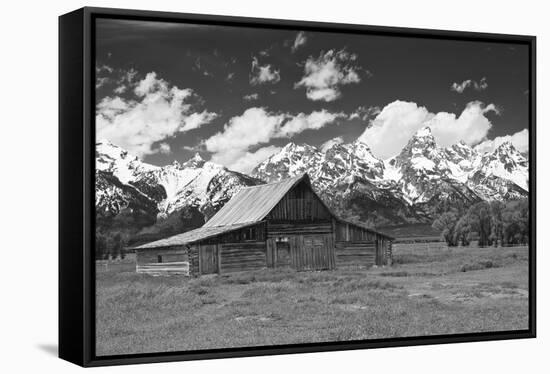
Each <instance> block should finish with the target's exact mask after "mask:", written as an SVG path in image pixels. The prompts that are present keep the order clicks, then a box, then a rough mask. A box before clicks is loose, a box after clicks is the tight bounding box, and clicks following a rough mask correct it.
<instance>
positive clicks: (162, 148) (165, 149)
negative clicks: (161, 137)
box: [159, 143, 172, 154]
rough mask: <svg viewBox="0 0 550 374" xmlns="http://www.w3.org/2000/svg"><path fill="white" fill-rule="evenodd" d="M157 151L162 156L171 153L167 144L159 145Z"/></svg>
mask: <svg viewBox="0 0 550 374" xmlns="http://www.w3.org/2000/svg"><path fill="white" fill-rule="evenodd" d="M159 151H160V153H163V154H168V153H170V152H172V149H171V148H170V144H168V143H160V144H159Z"/></svg>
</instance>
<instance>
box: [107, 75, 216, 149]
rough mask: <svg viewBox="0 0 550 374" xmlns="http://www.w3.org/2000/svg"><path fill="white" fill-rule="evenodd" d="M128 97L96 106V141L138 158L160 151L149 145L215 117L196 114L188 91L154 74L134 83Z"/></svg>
mask: <svg viewBox="0 0 550 374" xmlns="http://www.w3.org/2000/svg"><path fill="white" fill-rule="evenodd" d="M132 94H133V97H132V98H128V99H127V98H122V97H120V96H114V97H105V98H103V99H102V100H101V101H100V102H99V104H98V105H97V106H96V129H97V137H98V139H108V140H110V141H111V142H113V143H115V144H117V145H120V146H121V147H123V148H126V149H128V150H129V151H130V152H132V153H134V154H136V155H137V156H139V157H142V156H144V155H147V154H152V153H157V152H162V149H161V148H158V147H157V148H153V147H152V146H153V144H154V143H157V142H160V141H163V140H165V139H167V138H170V137H173V136H175V135H176V134H178V133H181V132H186V131H189V130H192V129H196V128H198V127H200V126H202V125H203V124H205V123H208V122H211V121H212V120H213V119H214V118H216V116H217V115H216V113H212V112H208V111H206V110H203V111H197V110H196V109H195V108H194V107H195V106H194V105H193V104H192V100H193V98H194V97H195V96H196V95H195V94H194V93H193V91H192V90H191V89H179V88H178V87H176V86H171V85H170V84H169V83H168V82H166V81H165V80H163V79H161V78H158V77H157V75H156V73H155V72H151V73H149V74H147V75H146V76H145V78H143V79H142V80H140V81H139V82H137V83H136V85H135V88H134V90H133V91H132ZM164 149H166V147H164Z"/></svg>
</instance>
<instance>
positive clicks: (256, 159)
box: [229, 145, 281, 173]
mask: <svg viewBox="0 0 550 374" xmlns="http://www.w3.org/2000/svg"><path fill="white" fill-rule="evenodd" d="M280 150H281V147H276V146H273V145H270V146H267V147H263V148H260V149H258V150H256V151H255V152H245V153H244V154H243V155H242V156H241V157H239V158H238V159H237V160H236V161H235V162H233V163H232V164H231V165H229V168H230V169H231V170H236V171H239V172H241V173H249V172H250V171H252V169H254V167H255V166H256V165H258V164H259V163H261V162H263V161H265V160H267V159H268V158H269V157H270V156H272V155H274V154H275V153H277V152H279V151H280Z"/></svg>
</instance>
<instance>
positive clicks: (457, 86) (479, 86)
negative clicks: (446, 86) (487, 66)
mask: <svg viewBox="0 0 550 374" xmlns="http://www.w3.org/2000/svg"><path fill="white" fill-rule="evenodd" d="M468 87H472V88H473V89H474V90H476V91H483V90H486V89H487V87H489V84H488V83H487V79H486V78H485V77H483V78H481V79H480V80H479V82H478V81H474V80H472V79H467V80H465V81H462V83H456V82H454V83H453V84H452V85H451V91H454V92H457V93H463V92H464V91H465V90H466V89H467V88H468Z"/></svg>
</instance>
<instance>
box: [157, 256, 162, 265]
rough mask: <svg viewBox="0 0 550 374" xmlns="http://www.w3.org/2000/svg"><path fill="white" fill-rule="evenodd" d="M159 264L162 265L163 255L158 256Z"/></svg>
mask: <svg viewBox="0 0 550 374" xmlns="http://www.w3.org/2000/svg"><path fill="white" fill-rule="evenodd" d="M157 262H158V263H159V264H160V263H161V262H162V256H161V255H158V256H157Z"/></svg>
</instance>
